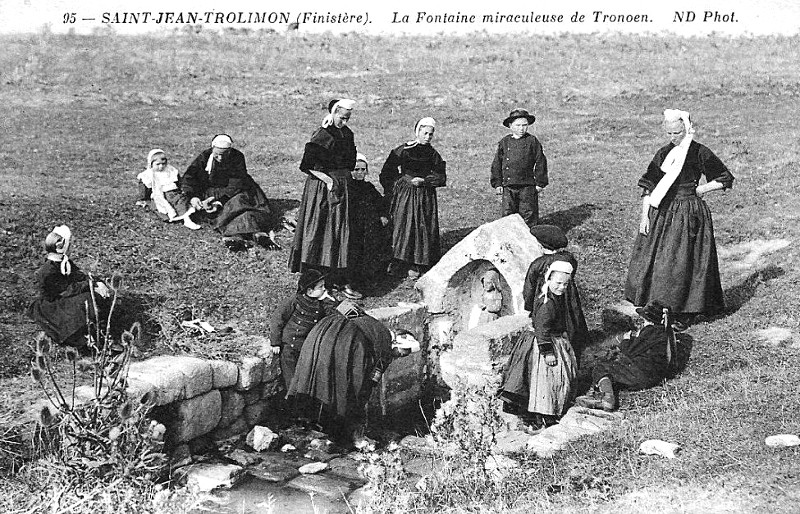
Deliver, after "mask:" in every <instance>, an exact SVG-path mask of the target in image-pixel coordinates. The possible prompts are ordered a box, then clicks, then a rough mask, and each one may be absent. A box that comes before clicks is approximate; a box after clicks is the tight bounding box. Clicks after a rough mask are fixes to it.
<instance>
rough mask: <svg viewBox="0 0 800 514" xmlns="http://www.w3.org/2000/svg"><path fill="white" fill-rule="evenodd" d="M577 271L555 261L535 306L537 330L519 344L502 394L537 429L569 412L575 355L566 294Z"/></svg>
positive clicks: (567, 264)
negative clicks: (569, 326) (567, 315)
mask: <svg viewBox="0 0 800 514" xmlns="http://www.w3.org/2000/svg"><path fill="white" fill-rule="evenodd" d="M572 272H573V267H572V265H571V264H570V263H568V262H566V261H554V262H553V263H551V264H550V266H549V267H548V268H547V271H546V272H545V275H544V284H543V286H542V289H541V292H540V294H539V295H537V297H536V300H535V302H534V304H533V327H534V330H533V332H530V331H528V332H526V333H525V334H523V335H522V336H521V337H520V338H519V339H518V341H517V343H516V344H515V345H514V347H513V348H512V350H511V355H510V356H509V361H508V365H507V366H506V369H505V370H504V373H503V382H502V385H501V386H500V396H501V398H502V399H503V401H505V402H507V404H509V407H510V409H509V410H511V411H516V412H517V413H519V414H520V415H521V416H522V417H523V419H525V421H527V422H530V423H531V424H533V425H534V426H536V427H541V426H547V425H552V424H554V423H555V422H556V421H557V419H558V418H559V417H560V416H561V415H562V414H564V412H565V410H566V407H567V404H568V402H569V400H570V397H571V394H572V382H573V380H574V379H575V370H576V368H577V364H576V363H575V353H574V351H573V349H572V345H571V344H570V342H569V339H568V335H567V324H566V314H567V308H566V305H565V298H564V291H565V290H566V289H567V287H568V285H569V281H570V278H571V276H572Z"/></svg>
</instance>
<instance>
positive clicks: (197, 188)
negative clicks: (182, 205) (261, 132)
mask: <svg viewBox="0 0 800 514" xmlns="http://www.w3.org/2000/svg"><path fill="white" fill-rule="evenodd" d="M181 190H182V192H183V193H184V194H186V196H188V197H189V198H190V204H191V206H192V207H194V208H195V209H196V210H197V211H198V212H201V213H203V212H205V213H206V215H207V217H209V218H210V219H211V220H212V223H213V226H214V229H215V230H216V231H217V232H219V233H221V234H222V236H223V242H224V243H225V246H227V247H228V248H230V249H231V250H234V251H235V250H244V249H246V248H247V246H248V245H247V240H248V239H252V241H253V242H255V243H256V244H258V245H261V246H263V247H265V248H267V249H268V250H277V249H279V248H280V247H279V246H278V244H277V243H276V242H275V228H276V227H277V223H278V221H279V220H278V219H277V216H276V215H275V213H274V211H273V210H272V209H271V208H270V205H269V201H268V200H267V196H266V195H265V194H264V191H262V190H261V188H260V187H259V185H258V184H257V183H256V181H255V180H253V178H252V177H251V176H250V175H249V174H248V173H247V166H246V165H245V161H244V154H242V152H240V151H239V150H237V149H235V148H233V140H232V139H231V137H230V136H229V135H227V134H218V135H216V136H214V139H213V140H212V141H211V148H208V149H206V150H203V151H202V152H201V153H200V155H198V156H197V158H196V159H195V160H194V161H193V162H192V163H191V164H190V165H189V167H188V168H187V169H186V173H185V174H184V175H183V178H182V180H181Z"/></svg>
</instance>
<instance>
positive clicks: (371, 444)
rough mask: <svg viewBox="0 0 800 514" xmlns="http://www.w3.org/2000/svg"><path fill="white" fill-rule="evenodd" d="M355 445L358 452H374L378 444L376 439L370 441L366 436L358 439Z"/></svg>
mask: <svg viewBox="0 0 800 514" xmlns="http://www.w3.org/2000/svg"><path fill="white" fill-rule="evenodd" d="M353 445H354V446H355V447H356V449H357V450H360V451H362V452H374V451H375V448H376V447H377V445H378V443H377V441H375V440H374V439H370V438H369V437H367V436H365V435H364V436H361V437H359V438H357V439H356V440H355V442H354V443H353Z"/></svg>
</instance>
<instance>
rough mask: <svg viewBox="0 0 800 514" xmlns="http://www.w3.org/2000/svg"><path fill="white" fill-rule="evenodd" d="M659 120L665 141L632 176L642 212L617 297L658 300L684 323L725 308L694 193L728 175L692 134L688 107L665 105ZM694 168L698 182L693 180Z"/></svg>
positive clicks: (709, 231) (707, 219)
mask: <svg viewBox="0 0 800 514" xmlns="http://www.w3.org/2000/svg"><path fill="white" fill-rule="evenodd" d="M663 126H664V130H665V131H666V133H667V136H668V137H669V138H670V143H669V144H667V145H666V146H664V147H662V148H661V149H660V150H658V152H656V155H655V157H653V161H652V162H651V163H650V166H648V168H647V172H646V173H645V174H644V175H643V176H642V178H641V179H639V186H640V187H641V188H642V189H643V190H644V193H643V196H642V213H641V220H640V222H639V233H638V234H637V235H636V240H635V242H634V245H633V255H632V256H631V263H630V267H629V268H628V279H627V282H626V284H625V297H626V298H627V299H628V300H629V301H630V302H632V303H633V304H634V305H636V306H644V305H646V304H648V303H650V302H652V301H657V302H660V303H661V304H663V305H664V306H666V307H668V308H669V309H670V311H671V312H673V313H675V315H676V320H675V323H674V324H673V326H674V328H675V329H676V330H686V329H687V328H688V326H689V324H691V322H692V321H693V320H694V318H695V316H696V315H698V314H706V315H713V314H718V313H720V312H722V311H723V310H724V308H725V301H724V297H723V294H722V285H721V282H720V277H719V263H718V261H717V246H716V243H715V241H714V227H713V224H712V221H711V211H709V209H708V206H707V205H706V203H705V202H704V201H703V199H702V197H703V195H704V194H706V193H709V192H712V191H718V190H721V189H729V188H730V187H731V186H732V185H733V180H734V178H733V175H731V173H730V171H728V168H727V167H726V166H725V165H724V164H723V163H722V161H720V160H719V158H717V156H716V155H714V153H713V152H712V151H711V150H709V149H708V148H706V147H705V146H703V145H702V144H700V143H698V142H697V141H694V137H693V136H694V128H693V126H692V122H691V120H690V117H689V113H688V112H685V111H680V110H674V109H667V110H666V111H664V123H663ZM701 176H704V177H705V179H706V183H705V184H703V185H698V183H699V181H700V177H701Z"/></svg>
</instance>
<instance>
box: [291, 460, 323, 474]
mask: <svg viewBox="0 0 800 514" xmlns="http://www.w3.org/2000/svg"><path fill="white" fill-rule="evenodd" d="M326 469H328V464H327V463H326V462H310V463H308V464H306V465H304V466H300V468H299V469H298V471H299V472H300V473H302V474H303V475H313V474H316V473H319V472H320V471H325V470H326Z"/></svg>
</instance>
